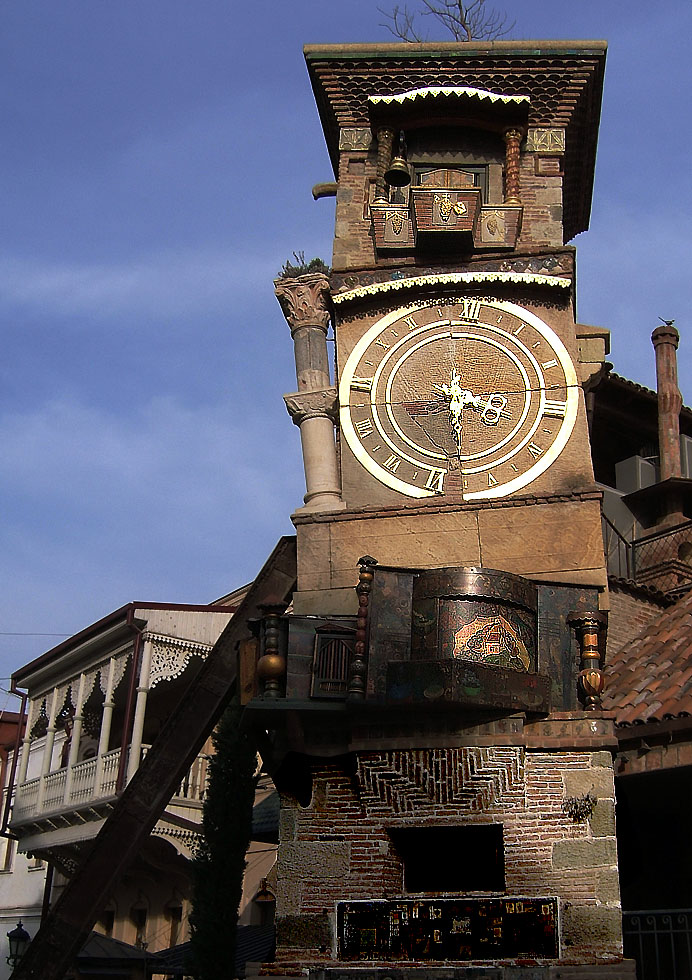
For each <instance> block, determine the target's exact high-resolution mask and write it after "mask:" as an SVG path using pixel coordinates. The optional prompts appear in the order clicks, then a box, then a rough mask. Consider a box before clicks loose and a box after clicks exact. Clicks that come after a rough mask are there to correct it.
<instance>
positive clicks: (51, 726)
mask: <svg viewBox="0 0 692 980" xmlns="http://www.w3.org/2000/svg"><path fill="white" fill-rule="evenodd" d="M59 694H60V688H57V687H56V688H55V689H54V691H53V697H52V698H51V702H50V711H49V713H48V729H47V731H46V743H45V745H44V747H43V759H42V760H41V781H40V783H39V787H38V802H37V806H38V809H39V810H40V809H41V807H42V806H43V798H44V796H45V794H46V776H47V775H48V773H49V772H50V770H51V765H52V760H53V744H54V742H55V717H56V715H57V713H58V696H59Z"/></svg>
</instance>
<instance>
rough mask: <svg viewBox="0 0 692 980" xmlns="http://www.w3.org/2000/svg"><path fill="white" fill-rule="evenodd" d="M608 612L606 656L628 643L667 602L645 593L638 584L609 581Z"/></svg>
mask: <svg viewBox="0 0 692 980" xmlns="http://www.w3.org/2000/svg"><path fill="white" fill-rule="evenodd" d="M609 590H610V613H609V614H608V649H607V652H608V656H612V655H613V654H614V653H616V652H617V651H618V650H621V649H622V648H623V647H624V646H625V644H627V643H631V642H632V640H634V639H635V638H636V637H637V636H639V634H640V633H641V632H642V630H644V629H645V628H646V627H647V626H648V625H649V623H650V622H651V621H652V620H653V619H655V618H656V617H657V616H660V614H661V611H662V610H663V609H665V608H666V607H667V606H668V605H669V603H667V602H666V601H665V600H664V599H663V597H662V596H657V595H656V594H655V593H653V592H652V593H651V594H650V595H647V594H646V590H644V589H642V588H637V587H636V586H635V587H632V586H630V585H628V584H627V583H625V582H623V583H619V582H616V581H613V580H612V579H611V580H610V582H609Z"/></svg>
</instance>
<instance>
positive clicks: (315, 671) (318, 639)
mask: <svg viewBox="0 0 692 980" xmlns="http://www.w3.org/2000/svg"><path fill="white" fill-rule="evenodd" d="M353 642H354V641H353V639H352V638H351V635H350V634H349V636H348V637H345V636H344V635H343V634H342V633H317V635H316V636H315V656H314V660H313V666H312V692H311V693H312V696H313V697H314V698H345V697H346V690H347V687H348V668H349V665H350V663H351V653H352V651H353Z"/></svg>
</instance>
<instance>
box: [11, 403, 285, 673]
mask: <svg viewBox="0 0 692 980" xmlns="http://www.w3.org/2000/svg"><path fill="white" fill-rule="evenodd" d="M229 418H230V414H229V409H228V406H225V405H215V406H211V407H209V406H204V407H194V408H185V407H183V406H181V405H180V404H178V403H176V402H175V401H173V400H172V399H167V398H158V399H154V400H151V401H150V402H148V403H147V404H146V405H145V406H144V407H143V408H142V409H141V410H140V411H138V413H137V414H136V415H134V416H132V415H130V416H128V417H125V416H116V415H114V414H112V413H108V412H106V411H103V410H101V409H98V408H93V407H90V406H87V405H85V404H83V403H80V402H78V401H66V400H61V401H53V402H51V403H50V404H46V405H44V406H40V407H38V408H35V409H34V410H32V411H30V412H23V413H18V412H15V413H13V414H8V415H5V416H4V417H2V418H0V440H1V441H2V445H3V464H4V467H3V468H4V479H3V500H2V512H3V521H2V524H0V578H1V579H2V580H3V582H5V583H6V588H5V590H4V591H3V594H2V596H1V597H0V622H1V623H4V624H5V625H4V626H2V629H4V630H22V629H24V630H27V629H28V630H37V631H47V632H50V631H51V630H57V631H60V630H63V629H66V628H67V629H74V630H76V629H79V628H82V627H83V626H85V625H87V624H88V622H89V617H91V618H92V619H96V618H98V617H99V616H101V615H104V614H105V613H107V612H108V611H110V610H111V609H115V608H117V607H118V606H119V605H121V604H122V603H124V602H127V601H129V600H130V599H152V600H158V601H178V602H179V601H183V602H184V601H188V602H190V601H191V602H200V601H202V602H203V601H211V600H212V599H213V598H214V597H215V596H216V595H220V594H223V593H224V592H225V591H229V590H230V589H232V588H233V587H235V586H237V585H240V584H242V583H243V582H244V581H247V580H248V579H250V578H252V577H253V575H254V574H256V572H257V571H258V570H259V569H260V568H261V566H262V564H263V563H264V561H265V559H266V557H267V555H268V553H269V551H270V549H271V548H272V547H273V545H274V544H275V543H276V540H277V539H278V537H279V536H280V535H281V534H287V533H291V530H292V528H291V525H290V521H289V519H288V515H289V514H290V512H291V510H293V509H294V508H295V507H296V506H298V505H299V504H300V503H301V494H302V492H303V486H302V472H301V468H300V451H299V448H298V443H297V430H296V435H295V436H294V435H293V431H292V430H293V427H292V426H291V423H290V420H288V418H286V421H285V423H283V421H281V422H279V423H278V424H274V425H273V426H272V428H271V430H268V427H265V426H261V427H260V426H258V423H254V424H253V422H252V420H251V419H249V418H244V419H243V420H242V423H239V424H236V425H233V424H231V423H229ZM268 431H270V432H273V433H275V435H274V436H273V439H272V438H271V437H270V438H268V437H267V432H268ZM291 438H293V439H294V440H296V441H295V444H293V443H291V444H290V445H289V444H288V440H289V439H291ZM270 459H272V460H273V463H272V465H269V460H270ZM277 460H281V461H282V465H281V476H280V478H279V477H278V476H277V470H278V467H277V464H276V461H277ZM37 597H38V601H37ZM4 641H5V642H3V643H1V644H0V671H1V669H2V668H1V664H2V662H3V660H4V661H5V662H7V663H9V665H10V667H13V668H16V667H18V666H19V664H20V663H21V662H22V660H23V659H27V658H26V657H22V656H21V655H20V656H16V655H13V650H16V649H19V647H18V645H17V644H16V643H15V642H14V640H12V638H4ZM34 642H38V643H41V644H42V648H43V649H48V648H49V647H50V646H52V645H54V643H55V642H59V640H57V639H56V640H51V639H50V638H46V640H45V641H41V640H40V639H39V640H38V641H34ZM2 647H5V649H7V650H8V652H7V654H6V655H4V654H3V652H2ZM33 655H35V654H34V652H33V651H32V653H31V654H30V656H33ZM13 656H14V659H13ZM7 672H8V670H7V668H5V674H6V673H7Z"/></svg>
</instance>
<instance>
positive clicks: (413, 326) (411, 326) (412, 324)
mask: <svg viewBox="0 0 692 980" xmlns="http://www.w3.org/2000/svg"><path fill="white" fill-rule="evenodd" d="M404 323H405V324H406V325H407V326H408V328H409V330H417V329H418V324H417V323H416V321H415V320H414V319H413V317H412V316H405V317H404Z"/></svg>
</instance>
